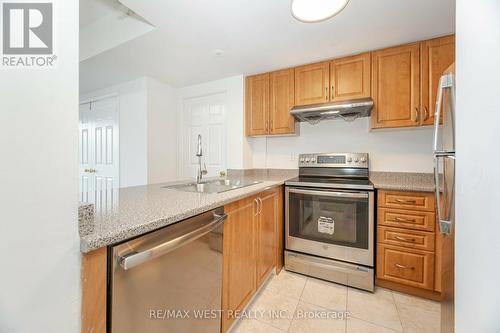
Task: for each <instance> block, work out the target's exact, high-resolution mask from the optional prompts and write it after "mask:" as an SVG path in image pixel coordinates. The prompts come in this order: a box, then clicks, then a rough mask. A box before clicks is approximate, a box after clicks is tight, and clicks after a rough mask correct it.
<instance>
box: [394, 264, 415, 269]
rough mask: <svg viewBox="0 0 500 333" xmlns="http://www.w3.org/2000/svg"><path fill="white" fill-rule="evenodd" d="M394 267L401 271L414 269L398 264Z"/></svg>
mask: <svg viewBox="0 0 500 333" xmlns="http://www.w3.org/2000/svg"><path fill="white" fill-rule="evenodd" d="M394 266H396V268H402V269H415V267H410V266H404V265H400V264H394Z"/></svg>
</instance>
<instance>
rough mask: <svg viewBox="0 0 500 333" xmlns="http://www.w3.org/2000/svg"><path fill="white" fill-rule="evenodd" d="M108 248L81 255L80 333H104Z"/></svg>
mask: <svg viewBox="0 0 500 333" xmlns="http://www.w3.org/2000/svg"><path fill="white" fill-rule="evenodd" d="M107 260H108V249H107V248H106V247H103V248H101V249H98V250H95V251H92V252H90V253H86V254H84V255H82V328H81V332H82V333H106V295H107V292H106V281H107Z"/></svg>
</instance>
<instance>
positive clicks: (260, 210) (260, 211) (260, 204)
mask: <svg viewBox="0 0 500 333" xmlns="http://www.w3.org/2000/svg"><path fill="white" fill-rule="evenodd" d="M257 199H258V200H259V214H260V213H262V199H261V198H260V197H258V198H257Z"/></svg>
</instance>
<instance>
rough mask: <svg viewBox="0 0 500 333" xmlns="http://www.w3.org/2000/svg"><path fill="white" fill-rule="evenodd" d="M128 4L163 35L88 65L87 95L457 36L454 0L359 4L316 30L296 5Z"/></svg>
mask: <svg viewBox="0 0 500 333" xmlns="http://www.w3.org/2000/svg"><path fill="white" fill-rule="evenodd" d="M81 1H91V0H81ZM92 1H96V0H92ZM100 1H102V0H100ZM121 2H122V3H123V4H124V5H126V6H127V7H129V8H131V9H132V10H133V11H134V12H136V13H137V14H139V15H140V16H142V17H144V18H145V19H146V20H148V21H149V22H151V23H152V24H153V25H155V26H156V27H157V28H158V29H156V30H154V31H152V32H149V33H147V34H145V35H143V36H141V37H139V38H136V39H133V40H131V41H128V42H126V43H124V44H121V45H119V46H118V47H115V48H113V49H111V50H108V51H106V52H104V53H101V54H99V55H97V56H94V57H92V58H90V59H87V60H85V61H82V62H81V64H80V65H81V66H80V68H81V69H80V80H81V88H80V90H81V91H82V92H88V91H90V90H94V89H99V88H103V87H106V86H109V85H112V84H116V83H119V82H123V81H126V80H131V79H134V78H137V77H140V76H145V75H147V76H151V77H155V78H157V79H159V80H162V81H164V82H166V83H169V84H171V85H172V86H175V87H181V86H186V85H190V84H194V83H199V82H204V81H208V80H214V79H219V78H223V77H227V76H231V75H237V74H254V73H259V72H265V71H269V70H274V69H279V68H283V67H289V66H294V65H299V64H305V63H309V62H314V61H318V60H323V59H330V58H333V57H338V56H343V55H349V54H354V53H358V52H363V51H369V50H373V49H377V48H381V47H385V46H390V45H396V44H400V43H405V42H410V41H415V40H420V39H425V38H429V37H434V36H440V35H444V34H449V33H452V32H454V30H455V1H454V0H351V2H350V4H349V5H348V6H347V7H346V9H345V10H344V11H343V12H342V13H341V14H339V15H338V16H336V17H334V18H333V19H331V20H328V21H325V22H322V23H314V24H306V23H301V22H298V21H296V20H295V19H293V17H292V16H291V14H290V1H289V0H210V1H206V0H168V1H158V0H122V1H121ZM214 49H222V50H224V54H223V56H219V57H218V56H216V55H215V54H214Z"/></svg>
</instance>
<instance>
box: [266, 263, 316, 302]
mask: <svg viewBox="0 0 500 333" xmlns="http://www.w3.org/2000/svg"><path fill="white" fill-rule="evenodd" d="M306 281H307V278H306V277H305V276H303V275H299V274H295V273H291V272H287V271H285V270H282V271H281V272H280V274H279V275H276V276H275V277H273V279H272V280H271V281H269V283H268V284H267V286H266V289H267V290H272V291H275V292H277V293H279V294H282V295H285V296H288V297H292V298H296V299H299V298H300V295H301V294H302V291H303V290H304V286H305V284H306Z"/></svg>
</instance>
